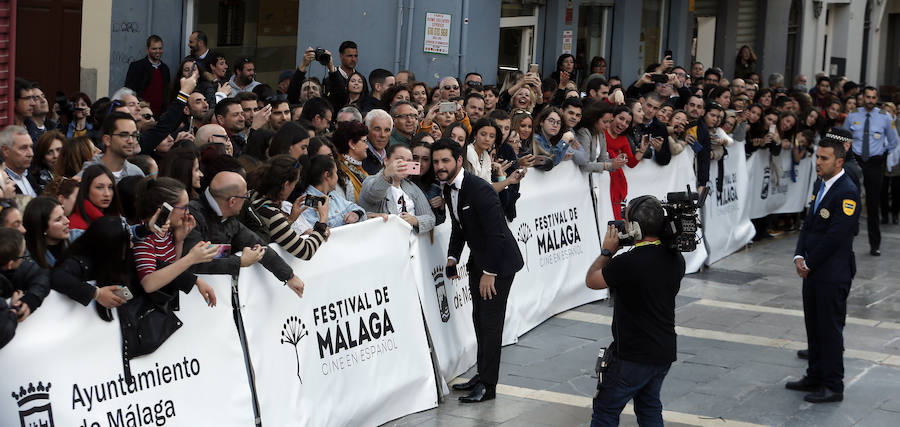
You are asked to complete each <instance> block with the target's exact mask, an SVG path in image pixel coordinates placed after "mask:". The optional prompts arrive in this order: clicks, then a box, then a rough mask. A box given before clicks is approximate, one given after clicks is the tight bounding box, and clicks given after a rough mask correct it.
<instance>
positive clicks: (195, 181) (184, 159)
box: [159, 147, 203, 200]
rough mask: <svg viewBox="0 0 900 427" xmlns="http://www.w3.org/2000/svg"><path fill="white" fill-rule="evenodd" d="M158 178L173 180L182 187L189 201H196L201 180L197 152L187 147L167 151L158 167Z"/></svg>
mask: <svg viewBox="0 0 900 427" xmlns="http://www.w3.org/2000/svg"><path fill="white" fill-rule="evenodd" d="M159 176H161V177H163V176H164V177H169V178H174V179H175V180H177V181H178V182H180V183H181V184H182V185H184V187H185V188H186V189H187V192H188V197H189V198H190V199H191V200H194V199H196V198H197V196H198V195H199V194H200V183H201V180H202V179H203V172H202V171H201V170H200V159H199V158H198V157H197V152H196V151H194V149H193V148H188V147H182V148H176V149H174V150H172V151H169V154H167V155H166V158H165V160H164V161H163V163H162V165H160V168H159Z"/></svg>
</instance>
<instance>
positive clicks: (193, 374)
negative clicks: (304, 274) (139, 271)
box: [0, 276, 254, 427]
mask: <svg viewBox="0 0 900 427" xmlns="http://www.w3.org/2000/svg"><path fill="white" fill-rule="evenodd" d="M203 278H204V279H205V280H206V281H207V282H208V283H209V284H210V285H211V286H212V287H213V289H214V290H215V292H216V297H217V299H218V305H216V307H212V308H210V307H207V305H206V302H205V301H204V300H203V297H202V296H200V293H199V292H197V291H196V290H193V291H192V292H191V293H190V294H187V295H184V294H181V295H180V301H181V309H180V311H178V312H177V315H178V317H179V318H180V319H181V321H182V322H183V326H182V327H181V328H180V329H179V330H178V331H176V332H175V333H174V334H173V335H172V336H171V337H169V339H168V340H167V341H166V342H165V343H164V344H163V345H162V346H161V347H160V348H159V349H157V350H156V351H155V352H154V353H151V354H149V355H146V356H142V357H138V358H135V359H132V360H131V372H132V375H133V376H134V377H135V381H134V382H133V383H132V385H128V384H127V383H126V382H125V379H124V373H123V367H122V347H121V333H120V329H119V321H118V319H114V320H113V321H112V322H104V321H103V320H101V319H100V318H99V317H98V316H97V312H96V310H94V306H93V304H94V303H91V305H90V306H88V307H84V306H82V305H81V304H78V303H76V302H74V301H72V300H70V299H69V298H68V297H66V296H64V295H62V294H60V293H57V292H51V293H50V295H48V296H47V298H46V299H45V300H44V302H43V304H42V305H41V308H40V309H38V310H37V311H36V312H35V313H34V314H33V315H32V316H30V317H29V318H28V319H26V320H25V321H24V322H23V323H20V324H19V327H18V330H17V331H16V336H15V338H13V340H12V341H11V342H10V343H9V344H7V345H6V347H4V348H3V349H2V350H0V366H3V371H4V372H3V375H0V391H3V393H4V394H3V395H4V396H5V397H2V398H0V414H2V415H0V419H2V421H0V425H4V426H22V427H26V426H28V427H31V426H53V425H56V426H83V427H100V426H103V427H114V426H148V425H154V426H155V425H164V424H167V425H198V426H199V425H215V426H252V425H253V423H254V422H253V407H252V405H251V397H250V387H249V383H248V381H247V371H246V369H245V365H244V359H243V353H242V351H241V346H240V341H239V340H238V334H237V330H236V328H235V326H234V320H233V317H232V310H231V304H230V303H229V301H230V300H231V277H230V276H203Z"/></svg>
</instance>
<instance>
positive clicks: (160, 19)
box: [82, 0, 187, 94]
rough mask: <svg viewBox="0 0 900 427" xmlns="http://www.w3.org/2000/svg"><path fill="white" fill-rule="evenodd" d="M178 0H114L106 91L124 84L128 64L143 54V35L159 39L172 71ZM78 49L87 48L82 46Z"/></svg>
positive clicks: (178, 40) (177, 47)
mask: <svg viewBox="0 0 900 427" xmlns="http://www.w3.org/2000/svg"><path fill="white" fill-rule="evenodd" d="M183 20H184V19H183V17H182V0H115V1H114V2H112V18H111V22H110V26H111V28H112V33H111V34H110V35H111V38H110V55H109V93H110V94H112V93H113V92H114V91H116V90H118V89H119V88H121V87H122V86H123V85H124V84H125V74H126V73H127V72H128V64H129V63H131V62H132V61H136V60H138V59H141V58H143V57H144V56H146V55H147V37H149V36H150V35H151V34H156V35H158V36H160V37H162V39H163V57H162V60H163V62H165V63H166V65H168V66H169V70H170V71H171V72H172V73H174V72H175V68H177V67H178V64H179V63H180V62H181V53H180V52H181V50H182V48H181V45H182V44H187V40H184V41H183V40H182V34H181V26H182V21H183ZM82 49H90V46H83V47H82Z"/></svg>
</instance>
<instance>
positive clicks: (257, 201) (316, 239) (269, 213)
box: [250, 191, 325, 260]
mask: <svg viewBox="0 0 900 427" xmlns="http://www.w3.org/2000/svg"><path fill="white" fill-rule="evenodd" d="M250 197H251V199H250V209H251V210H252V211H253V214H255V216H256V217H257V218H258V219H259V222H261V224H260V225H261V226H262V230H256V227H250V228H251V229H254V230H256V231H262V232H263V233H265V234H267V236H262V237H264V238H265V237H268V239H267V240H269V241H271V242H275V243H277V244H278V245H279V246H281V247H282V248H284V250H286V251H288V252H290V253H291V255H294V256H295V257H297V258H300V259H302V260H309V259H310V258H312V256H313V255H315V254H316V251H317V250H318V249H319V246H320V245H322V242H324V241H325V236H323V235H322V234H321V233H319V232H317V231H313V232H312V234H310V235H309V236H308V237H304V236H303V235H301V234H299V233H297V232H295V231H294V230H293V229H292V228H291V220H290V218H288V216H287V215H286V214H285V213H284V212H282V211H281V209H280V207H281V203H276V202H273V201H271V200H269V199H267V198H265V197H263V196H262V195H260V194H258V193H257V192H255V191H253V192H251V194H250Z"/></svg>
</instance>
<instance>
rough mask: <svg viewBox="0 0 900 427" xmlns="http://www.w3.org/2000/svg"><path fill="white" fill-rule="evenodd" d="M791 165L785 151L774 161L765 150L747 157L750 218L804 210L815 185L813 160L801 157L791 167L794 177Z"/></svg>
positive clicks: (808, 157)
mask: <svg viewBox="0 0 900 427" xmlns="http://www.w3.org/2000/svg"><path fill="white" fill-rule="evenodd" d="M792 163H793V159H792V158H791V153H790V151H787V150H783V151H782V152H781V154H779V155H778V156H775V157H774V158H773V157H772V155H771V153H769V151H768V150H758V151H756V152H754V153H753V155H751V156H750V159H749V160H748V161H747V171H748V175H749V177H750V194H749V196H750V197H749V200H748V202H749V207H748V209H749V215H750V218H754V219H755V218H762V217H764V216H767V215H770V214H773V213H797V212H801V211H803V208H805V207H806V203H807V202H808V201H809V197H810V190H811V188H812V185H813V183H814V182H815V159H814V158H813V157H812V156H809V155H808V156H806V157H805V158H803V159H802V160H801V161H800V163H798V164H797V165H795V166H794V168H793V170H794V177H793V178H792V176H791V164H792Z"/></svg>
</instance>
